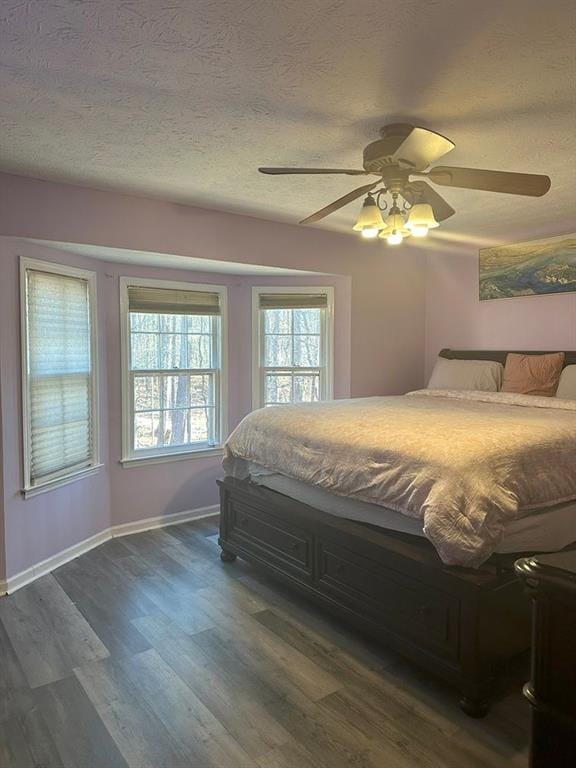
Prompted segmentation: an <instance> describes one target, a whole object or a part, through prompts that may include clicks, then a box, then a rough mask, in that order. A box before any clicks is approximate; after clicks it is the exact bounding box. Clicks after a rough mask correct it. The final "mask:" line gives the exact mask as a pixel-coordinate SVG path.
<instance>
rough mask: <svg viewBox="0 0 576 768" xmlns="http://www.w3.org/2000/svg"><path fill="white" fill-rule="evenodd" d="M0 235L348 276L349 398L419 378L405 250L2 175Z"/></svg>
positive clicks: (416, 303)
mask: <svg viewBox="0 0 576 768" xmlns="http://www.w3.org/2000/svg"><path fill="white" fill-rule="evenodd" d="M0 234H2V235H12V236H16V237H31V238H39V239H46V240H52V241H60V242H71V243H86V244H91V245H102V246H111V247H117V248H128V249H133V250H142V251H155V252H160V253H174V254H179V255H182V256H194V257H197V258H206V259H218V260H223V261H232V262H241V263H244V264H262V265H269V266H273V267H286V268H291V269H304V270H312V271H316V272H323V273H332V274H339V275H349V276H350V277H351V279H352V305H353V312H352V329H351V333H352V359H351V371H352V384H351V391H352V394H354V395H358V396H360V395H370V394H378V393H382V392H401V391H404V390H405V389H407V388H409V387H413V386H417V385H418V384H419V383H420V382H421V381H422V378H423V349H424V331H423V321H424V279H425V269H424V256H423V254H422V253H421V251H419V250H414V249H411V248H410V247H409V246H405V247H403V248H402V249H398V250H394V249H391V248H386V246H385V245H383V244H382V243H381V242H376V243H374V242H367V241H360V240H359V239H358V238H356V237H352V236H350V235H346V234H339V233H335V232H329V231H326V230H322V229H317V228H314V227H299V226H294V225H292V224H280V223H277V222H272V221H265V220H262V219H254V218H251V217H249V216H238V215H234V214H229V213H223V212H221V211H213V210H206V209H202V208H194V207H191V206H184V205H178V204H175V203H167V202H162V201H159V200H149V199H145V198H139V197H134V196H131V195H121V194H117V193H113V192H103V191H99V190H94V189H88V188H85V187H76V186H71V185H66V184H56V183H53V182H48V181H38V180H35V179H28V178H24V177H20V176H11V175H9V174H0Z"/></svg>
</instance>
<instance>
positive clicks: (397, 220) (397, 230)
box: [380, 209, 410, 245]
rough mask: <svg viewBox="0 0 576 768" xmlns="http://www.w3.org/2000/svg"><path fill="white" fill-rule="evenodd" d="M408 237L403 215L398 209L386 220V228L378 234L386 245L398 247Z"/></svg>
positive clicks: (408, 233) (408, 232) (408, 231)
mask: <svg viewBox="0 0 576 768" xmlns="http://www.w3.org/2000/svg"><path fill="white" fill-rule="evenodd" d="M409 235H410V230H409V229H407V228H406V224H405V222H404V214H402V213H401V212H400V211H399V210H398V209H396V211H393V212H392V213H391V214H390V215H389V216H388V217H387V218H386V227H385V229H383V230H382V232H380V237H381V238H383V239H384V240H386V242H387V243H388V245H400V243H401V242H402V240H404V238H405V237H408V236H409Z"/></svg>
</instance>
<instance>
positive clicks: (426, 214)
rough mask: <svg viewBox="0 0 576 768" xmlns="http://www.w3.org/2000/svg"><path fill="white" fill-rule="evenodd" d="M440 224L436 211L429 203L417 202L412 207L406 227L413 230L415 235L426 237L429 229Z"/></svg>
mask: <svg viewBox="0 0 576 768" xmlns="http://www.w3.org/2000/svg"><path fill="white" fill-rule="evenodd" d="M437 226H438V222H437V221H436V219H435V218H434V211H433V210H432V206H431V205H430V204H429V203H416V205H413V206H412V208H411V209H410V213H409V214H408V221H407V222H406V227H407V228H408V229H409V230H410V231H411V233H412V234H413V235H414V237H425V236H426V235H427V234H428V230H429V229H434V227H437Z"/></svg>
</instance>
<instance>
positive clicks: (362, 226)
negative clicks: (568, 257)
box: [258, 123, 550, 245]
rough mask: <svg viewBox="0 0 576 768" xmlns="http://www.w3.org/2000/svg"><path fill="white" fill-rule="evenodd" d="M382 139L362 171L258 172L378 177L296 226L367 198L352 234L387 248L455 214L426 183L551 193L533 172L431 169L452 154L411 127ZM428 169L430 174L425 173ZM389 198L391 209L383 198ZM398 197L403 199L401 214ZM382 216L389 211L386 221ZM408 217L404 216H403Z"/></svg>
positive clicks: (386, 132)
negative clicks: (384, 243)
mask: <svg viewBox="0 0 576 768" xmlns="http://www.w3.org/2000/svg"><path fill="white" fill-rule="evenodd" d="M380 137H381V138H380V139H378V140H377V141H373V142H372V143H371V144H368V146H367V147H365V148H364V153H363V157H364V160H363V163H362V165H363V170H359V169H358V170H356V169H342V168H259V169H258V170H259V171H260V172H261V173H266V174H272V175H282V174H344V175H347V176H377V177H378V178H377V179H376V180H375V181H370V183H369V184H364V185H363V186H361V187H357V188H356V189H354V190H352V192H348V194H346V195H344V196H343V197H340V198H339V199H338V200H335V201H334V202H333V203H330V204H329V205H327V206H325V207H324V208H321V209H320V210H319V211H316V212H315V213H313V214H312V215H311V216H307V217H306V218H305V219H303V220H302V221H301V222H300V224H312V223H314V222H316V221H319V220H320V219H323V218H324V217H325V216H328V215H329V214H331V213H334V211H337V210H338V209H339V208H342V207H343V206H344V205H347V204H348V203H351V202H352V201H353V200H356V199H357V198H359V197H362V195H366V197H365V200H364V205H363V207H362V210H361V212H360V215H359V217H358V220H357V222H356V224H355V225H354V229H355V230H357V231H359V232H360V233H361V235H362V236H363V237H366V238H373V237H378V236H380V237H382V238H384V239H386V240H387V241H388V243H390V244H391V245H395V244H398V243H401V242H402V240H403V239H404V237H407V236H408V235H414V236H415V237H424V236H425V235H426V234H428V230H429V229H432V228H434V227H437V226H438V222H440V221H444V220H445V219H447V218H449V217H450V216H452V215H453V214H454V213H455V210H454V209H453V208H452V206H450V205H449V204H448V203H447V202H446V200H444V198H443V197H442V196H441V195H439V194H438V192H436V191H435V190H434V189H433V188H432V187H431V186H430V184H429V183H428V182H429V181H431V182H432V183H433V184H438V185H440V186H444V187H460V188H462V189H479V190H485V191H487V192H504V193H507V194H511V195H528V196H530V197H540V196H541V195H545V194H546V192H548V190H549V189H550V178H549V177H548V176H541V175H537V174H531V173H508V172H504V171H486V170H482V169H480V168H455V167H452V166H447V165H437V166H435V167H434V168H429V166H430V165H431V164H432V163H434V162H436V161H437V160H439V159H440V158H441V157H443V156H444V155H445V154H447V153H448V152H450V151H451V150H452V149H454V144H453V142H451V141H450V140H449V139H447V138H446V137H445V136H442V135H441V134H439V133H436V132H435V131H430V130H428V129H427V128H420V127H418V126H415V125H410V124H409V123H392V124H390V125H386V126H384V127H383V128H381V129H380ZM426 169H429V170H426ZM387 194H389V195H390V196H391V204H388V202H387V201H386V199H385V196H386V195H387ZM398 198H402V199H403V201H404V202H403V203H401V205H402V209H401V208H400V206H399V204H398ZM382 211H387V213H388V215H387V217H386V220H384V219H383V218H382ZM405 212H407V216H406V215H405Z"/></svg>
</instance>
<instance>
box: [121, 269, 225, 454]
mask: <svg viewBox="0 0 576 768" xmlns="http://www.w3.org/2000/svg"><path fill="white" fill-rule="evenodd" d="M224 305H225V289H223V288H221V287H216V286H198V285H190V284H186V283H167V282H155V281H147V280H139V281H136V280H134V279H129V278H122V312H123V316H124V321H123V322H124V328H125V337H124V344H123V358H124V461H130V460H133V459H146V458H149V459H150V458H158V457H164V458H166V457H170V456H173V455H174V454H187V453H190V452H192V451H196V452H198V451H205V450H213V449H214V448H215V447H217V446H219V445H220V443H221V440H222V433H223V429H224V425H223V408H222V396H223V395H222V362H221V361H222V358H223V354H222V346H223V328H222V320H223V312H224Z"/></svg>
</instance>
